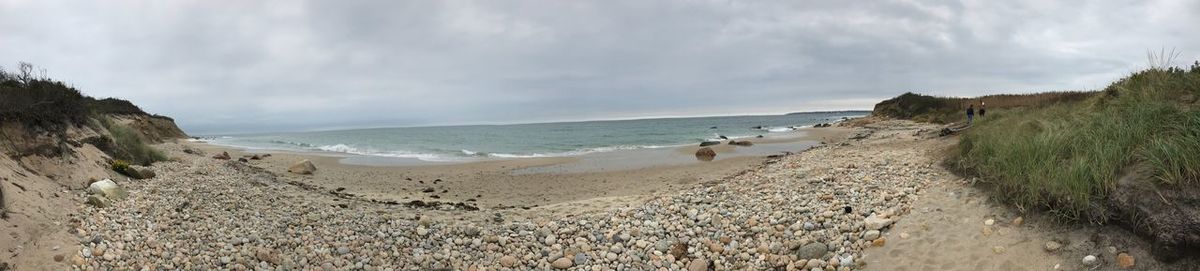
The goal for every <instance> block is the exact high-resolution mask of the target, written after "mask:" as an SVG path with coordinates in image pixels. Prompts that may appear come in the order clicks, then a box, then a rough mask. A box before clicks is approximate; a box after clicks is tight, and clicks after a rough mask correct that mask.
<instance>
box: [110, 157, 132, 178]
mask: <svg viewBox="0 0 1200 271" xmlns="http://www.w3.org/2000/svg"><path fill="white" fill-rule="evenodd" d="M132 169H133V168H131V167H129V162H125V160H121V159H117V160H113V162H112V170H113V171H116V172H117V173H121V174H125V176H129V172H130V170H132Z"/></svg>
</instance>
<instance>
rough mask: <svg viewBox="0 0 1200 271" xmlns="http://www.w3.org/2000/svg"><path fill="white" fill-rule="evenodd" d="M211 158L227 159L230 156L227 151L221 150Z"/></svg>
mask: <svg viewBox="0 0 1200 271" xmlns="http://www.w3.org/2000/svg"><path fill="white" fill-rule="evenodd" d="M212 158H213V159H219V160H229V159H230V158H232V157H229V152H221V153H218V154H217V155H213V157H212Z"/></svg>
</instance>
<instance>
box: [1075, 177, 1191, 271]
mask: <svg viewBox="0 0 1200 271" xmlns="http://www.w3.org/2000/svg"><path fill="white" fill-rule="evenodd" d="M1151 175H1152V173H1149V172H1148V170H1134V173H1131V174H1127V175H1126V176H1124V177H1122V178H1120V179H1119V180H1117V184H1116V188H1115V189H1113V191H1112V192H1111V193H1109V195H1108V198H1107V204H1108V209H1109V211H1111V213H1112V216H1111V217H1109V218H1110V219H1114V220H1116V222H1117V223H1119V224H1121V225H1122V226H1124V227H1126V228H1128V229H1129V230H1131V231H1134V232H1137V233H1140V234H1142V235H1143V236H1146V237H1148V238H1150V239H1152V240H1151V241H1152V242H1153V250H1154V253H1153V254H1154V256H1155V257H1156V258H1158V259H1160V260H1163V261H1167V262H1171V261H1176V260H1179V259H1180V258H1181V257H1186V256H1189V255H1191V256H1195V255H1196V254H1194V253H1195V251H1200V250H1198V249H1200V185H1196V184H1176V185H1166V184H1161V183H1160V182H1159V181H1157V180H1156V179H1155V178H1154V177H1152V176H1151ZM1181 186H1182V187H1181ZM1097 208H1099V207H1097Z"/></svg>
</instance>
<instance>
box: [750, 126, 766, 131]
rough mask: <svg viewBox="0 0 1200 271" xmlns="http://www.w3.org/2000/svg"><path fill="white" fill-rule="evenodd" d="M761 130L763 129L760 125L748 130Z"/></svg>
mask: <svg viewBox="0 0 1200 271" xmlns="http://www.w3.org/2000/svg"><path fill="white" fill-rule="evenodd" d="M762 128H763V127H762V126H761V125H759V126H754V127H750V129H756V130H762Z"/></svg>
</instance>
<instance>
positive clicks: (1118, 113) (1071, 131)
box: [948, 63, 1200, 220]
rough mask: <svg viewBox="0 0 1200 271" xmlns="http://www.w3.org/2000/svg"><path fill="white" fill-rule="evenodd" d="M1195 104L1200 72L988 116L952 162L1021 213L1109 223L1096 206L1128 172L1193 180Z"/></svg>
mask: <svg viewBox="0 0 1200 271" xmlns="http://www.w3.org/2000/svg"><path fill="white" fill-rule="evenodd" d="M1197 96H1200V63H1198V64H1197V65H1193V66H1192V68H1191V69H1186V70H1185V69H1178V68H1170V69H1161V68H1160V69H1150V70H1146V71H1141V72H1138V73H1135V74H1133V75H1131V76H1129V77H1127V78H1124V79H1121V80H1119V81H1117V82H1116V83H1113V84H1112V85H1110V86H1109V87H1107V88H1106V89H1105V90H1104V91H1102V92H1100V94H1099V95H1094V97H1090V98H1088V99H1085V100H1082V101H1078V102H1068V103H1060V104H1057V105H1054V106H1031V107H1020V108H1011V109H1004V110H996V111H995V112H994V113H991V112H990V113H989V114H988V117H987V118H983V119H980V120H979V121H978V122H976V123H975V125H973V126H972V128H971V129H969V130H968V131H967V132H966V133H964V134H963V136H962V138H961V140H960V142H959V149H958V152H957V153H956V155H954V156H952V157H951V158H949V160H948V162H949V163H950V164H951V165H953V166H955V167H957V168H959V169H961V170H963V171H964V172H967V173H968V174H972V175H975V176H978V177H980V179H981V180H982V181H983V182H985V183H986V184H989V185H990V186H992V187H993V188H994V190H995V191H996V192H997V196H998V197H997V198H999V199H1001V200H1006V201H1009V202H1011V203H1014V204H1016V205H1018V206H1020V207H1023V208H1040V209H1045V210H1048V211H1049V212H1050V213H1053V214H1056V215H1058V216H1059V217H1060V218H1065V219H1068V220H1077V219H1084V218H1087V219H1089V220H1096V219H1103V216H1104V214H1103V213H1102V212H1103V208H1095V206H1096V203H1097V200H1098V199H1102V198H1103V197H1104V196H1105V195H1107V193H1108V192H1110V191H1111V189H1113V187H1114V184H1115V182H1116V180H1117V178H1119V177H1121V176H1122V175H1123V174H1125V173H1126V171H1127V170H1129V169H1130V168H1131V166H1134V165H1145V166H1148V167H1149V168H1150V169H1151V170H1152V174H1153V175H1154V176H1155V177H1156V179H1158V180H1160V181H1161V182H1162V183H1164V184H1179V183H1185V182H1196V181H1197V177H1200V172H1198V170H1200V110H1197V107H1198V106H1197V104H1196V98H1195V97H1197Z"/></svg>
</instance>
